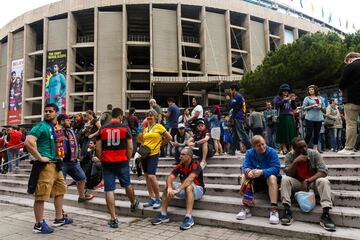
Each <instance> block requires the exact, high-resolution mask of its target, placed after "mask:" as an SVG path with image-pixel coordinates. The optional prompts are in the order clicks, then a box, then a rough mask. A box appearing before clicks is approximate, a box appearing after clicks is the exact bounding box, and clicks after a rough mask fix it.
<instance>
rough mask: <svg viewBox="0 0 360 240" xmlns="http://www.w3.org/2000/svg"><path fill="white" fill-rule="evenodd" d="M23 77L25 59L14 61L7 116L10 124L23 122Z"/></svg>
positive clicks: (12, 63)
mask: <svg viewBox="0 0 360 240" xmlns="http://www.w3.org/2000/svg"><path fill="white" fill-rule="evenodd" d="M23 79H24V59H18V60H14V61H12V62H11V75H10V81H9V84H10V85H9V86H10V87H9V107H8V117H7V124H8V125H17V124H20V123H21V107H22V86H23Z"/></svg>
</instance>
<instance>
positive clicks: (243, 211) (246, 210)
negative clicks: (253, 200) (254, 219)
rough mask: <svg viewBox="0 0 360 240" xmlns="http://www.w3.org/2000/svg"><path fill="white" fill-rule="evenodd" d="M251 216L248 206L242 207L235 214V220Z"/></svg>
mask: <svg viewBox="0 0 360 240" xmlns="http://www.w3.org/2000/svg"><path fill="white" fill-rule="evenodd" d="M249 217H251V212H250V208H245V207H242V208H241V209H240V212H239V213H238V214H237V215H236V219H237V220H245V219H246V218H249Z"/></svg>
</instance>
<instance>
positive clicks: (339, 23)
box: [339, 17, 341, 27]
mask: <svg viewBox="0 0 360 240" xmlns="http://www.w3.org/2000/svg"><path fill="white" fill-rule="evenodd" d="M339 25H340V27H341V18H340V17H339Z"/></svg>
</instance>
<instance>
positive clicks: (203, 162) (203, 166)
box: [200, 161, 207, 170]
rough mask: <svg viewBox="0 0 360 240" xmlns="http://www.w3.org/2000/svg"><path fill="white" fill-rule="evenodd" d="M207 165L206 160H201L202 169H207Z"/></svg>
mask: <svg viewBox="0 0 360 240" xmlns="http://www.w3.org/2000/svg"><path fill="white" fill-rule="evenodd" d="M206 165H207V163H206V162H205V161H201V162H200V167H201V169H202V170H204V169H205V167H206Z"/></svg>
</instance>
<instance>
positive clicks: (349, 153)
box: [337, 148, 355, 155]
mask: <svg viewBox="0 0 360 240" xmlns="http://www.w3.org/2000/svg"><path fill="white" fill-rule="evenodd" d="M337 153H338V154H342V155H354V154H355V152H354V151H352V150H347V149H346V148H344V149H343V150H340V151H338V152H337Z"/></svg>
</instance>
